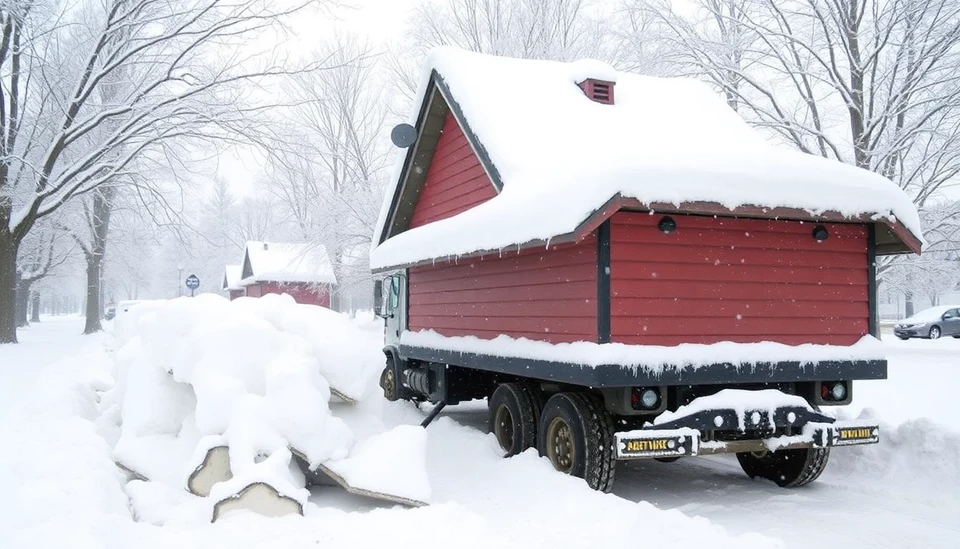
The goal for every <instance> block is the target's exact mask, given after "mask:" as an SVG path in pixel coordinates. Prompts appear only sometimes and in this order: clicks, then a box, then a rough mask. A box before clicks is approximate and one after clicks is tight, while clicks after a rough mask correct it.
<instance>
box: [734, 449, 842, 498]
mask: <svg viewBox="0 0 960 549" xmlns="http://www.w3.org/2000/svg"><path fill="white" fill-rule="evenodd" d="M829 459H830V448H799V449H796V450H780V451H779V452H758V453H755V452H741V453H739V454H737V461H739V462H740V467H742V468H743V472H744V473H746V474H747V476H748V477H750V478H765V479H767V480H772V481H773V482H775V483H776V484H777V486H780V487H781V488H797V487H800V486H805V485H807V484H810V483H811V482H813V481H815V480H817V478H819V477H820V474H821V473H823V470H824V469H826V467H827V461H828V460H829Z"/></svg>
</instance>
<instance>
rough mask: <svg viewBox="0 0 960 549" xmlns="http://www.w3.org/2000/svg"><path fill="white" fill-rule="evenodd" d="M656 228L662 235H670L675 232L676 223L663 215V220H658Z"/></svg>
mask: <svg viewBox="0 0 960 549" xmlns="http://www.w3.org/2000/svg"><path fill="white" fill-rule="evenodd" d="M657 228H658V229H660V232H662V233H664V234H670V233H672V232H673V231H676V230H677V222H676V221H674V220H673V218H672V217H670V216H669V215H665V216H663V219H661V220H660V223H657Z"/></svg>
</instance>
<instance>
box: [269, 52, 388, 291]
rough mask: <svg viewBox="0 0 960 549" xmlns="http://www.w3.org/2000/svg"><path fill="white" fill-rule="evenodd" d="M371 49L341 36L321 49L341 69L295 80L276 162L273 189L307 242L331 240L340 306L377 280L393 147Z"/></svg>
mask: <svg viewBox="0 0 960 549" xmlns="http://www.w3.org/2000/svg"><path fill="white" fill-rule="evenodd" d="M368 51H369V48H368V47H367V46H366V45H365V44H364V43H362V42H360V41H358V40H357V39H356V38H354V37H351V36H345V35H344V36H337V37H335V38H334V39H333V40H332V41H331V42H330V43H328V44H327V45H326V46H325V49H324V52H323V53H321V54H318V56H319V57H323V58H327V59H329V60H330V63H331V64H333V65H335V66H336V68H334V69H331V70H327V71H323V72H318V73H311V74H303V75H299V76H297V77H295V78H294V81H295V86H293V87H292V88H291V90H290V91H289V93H290V95H291V98H292V100H293V103H294V106H293V107H292V108H290V109H289V110H288V115H289V116H288V118H287V119H286V120H285V124H284V125H283V126H284V127H285V128H287V129H286V131H285V133H284V134H282V135H278V139H277V143H276V145H275V146H273V147H271V148H272V151H273V152H272V155H271V157H270V162H269V168H270V176H271V183H272V185H271V187H270V188H271V190H272V192H273V193H274V196H276V198H277V200H278V202H279V204H280V205H282V207H283V210H284V213H285V214H286V218H287V221H288V224H289V225H290V226H291V227H292V228H293V229H295V230H296V231H297V233H299V234H298V235H297V236H298V238H299V239H303V240H307V241H313V242H318V243H320V244H323V245H325V246H326V248H327V251H328V253H329V255H330V257H331V260H332V261H333V267H334V271H335V274H336V276H337V280H338V287H337V289H336V290H335V291H334V293H333V296H332V297H333V303H332V305H333V306H334V307H340V306H341V305H340V298H341V297H342V295H343V294H344V293H345V292H350V291H352V290H353V289H355V288H357V287H361V288H365V286H364V284H366V283H369V282H370V274H369V269H368V268H367V262H366V253H367V250H368V249H369V244H370V238H371V235H372V234H373V230H374V225H375V224H376V219H377V215H378V213H379V207H380V202H381V196H382V188H383V183H384V182H385V178H386V167H387V163H388V159H389V152H390V150H389V145H387V144H386V143H385V142H384V139H383V136H384V134H385V133H386V132H385V131H384V130H385V125H386V123H385V121H386V114H387V113H386V109H385V102H384V97H383V94H382V91H381V90H382V87H383V86H382V85H381V83H380V82H379V81H378V79H377V74H378V73H377V65H376V61H377V60H376V59H375V58H373V57H371V56H369V54H368ZM360 249H362V250H363V252H362V253H358V252H357V250H360Z"/></svg>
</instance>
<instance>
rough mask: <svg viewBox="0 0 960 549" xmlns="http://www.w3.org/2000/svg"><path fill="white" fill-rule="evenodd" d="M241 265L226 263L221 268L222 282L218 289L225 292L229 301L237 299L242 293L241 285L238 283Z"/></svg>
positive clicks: (241, 270)
mask: <svg viewBox="0 0 960 549" xmlns="http://www.w3.org/2000/svg"><path fill="white" fill-rule="evenodd" d="M242 273H243V265H227V266H226V267H224V269H223V282H222V283H221V284H220V289H221V290H222V291H224V292H226V293H227V297H229V298H230V301H233V300H234V299H237V298H238V297H240V296H242V295H243V294H244V291H243V286H241V285H240V279H241V274H242Z"/></svg>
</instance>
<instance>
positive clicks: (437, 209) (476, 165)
mask: <svg viewBox="0 0 960 549" xmlns="http://www.w3.org/2000/svg"><path fill="white" fill-rule="evenodd" d="M496 194H497V192H496V190H495V189H494V187H493V183H491V182H490V178H489V177H487V172H486V171H484V169H483V165H482V164H480V160H479V159H478V158H477V155H476V154H474V152H473V149H472V148H471V147H470V142H469V141H467V137H466V136H465V135H464V133H463V130H462V129H461V128H460V125H459V124H458V123H457V120H456V118H454V116H453V114H451V113H449V112H448V113H447V115H446V118H445V119H444V122H443V130H442V132H441V134H440V137H439V139H438V141H437V148H436V151H434V153H433V160H431V162H430V166H429V168H428V169H427V176H426V180H425V182H424V185H423V189H422V190H421V191H420V197H419V198H418V200H417V205H416V207H415V208H414V210H413V217H412V218H411V220H410V228H415V227H419V226H421V225H426V224H427V223H433V222H434V221H439V220H441V219H446V218H448V217H453V216H454V215H457V214H458V213H460V212H463V211H466V210H469V209H470V208H472V207H474V206H476V205H477V204H480V203H482V202H486V201H487V200H490V199H491V198H493V197H494V196H496Z"/></svg>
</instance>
